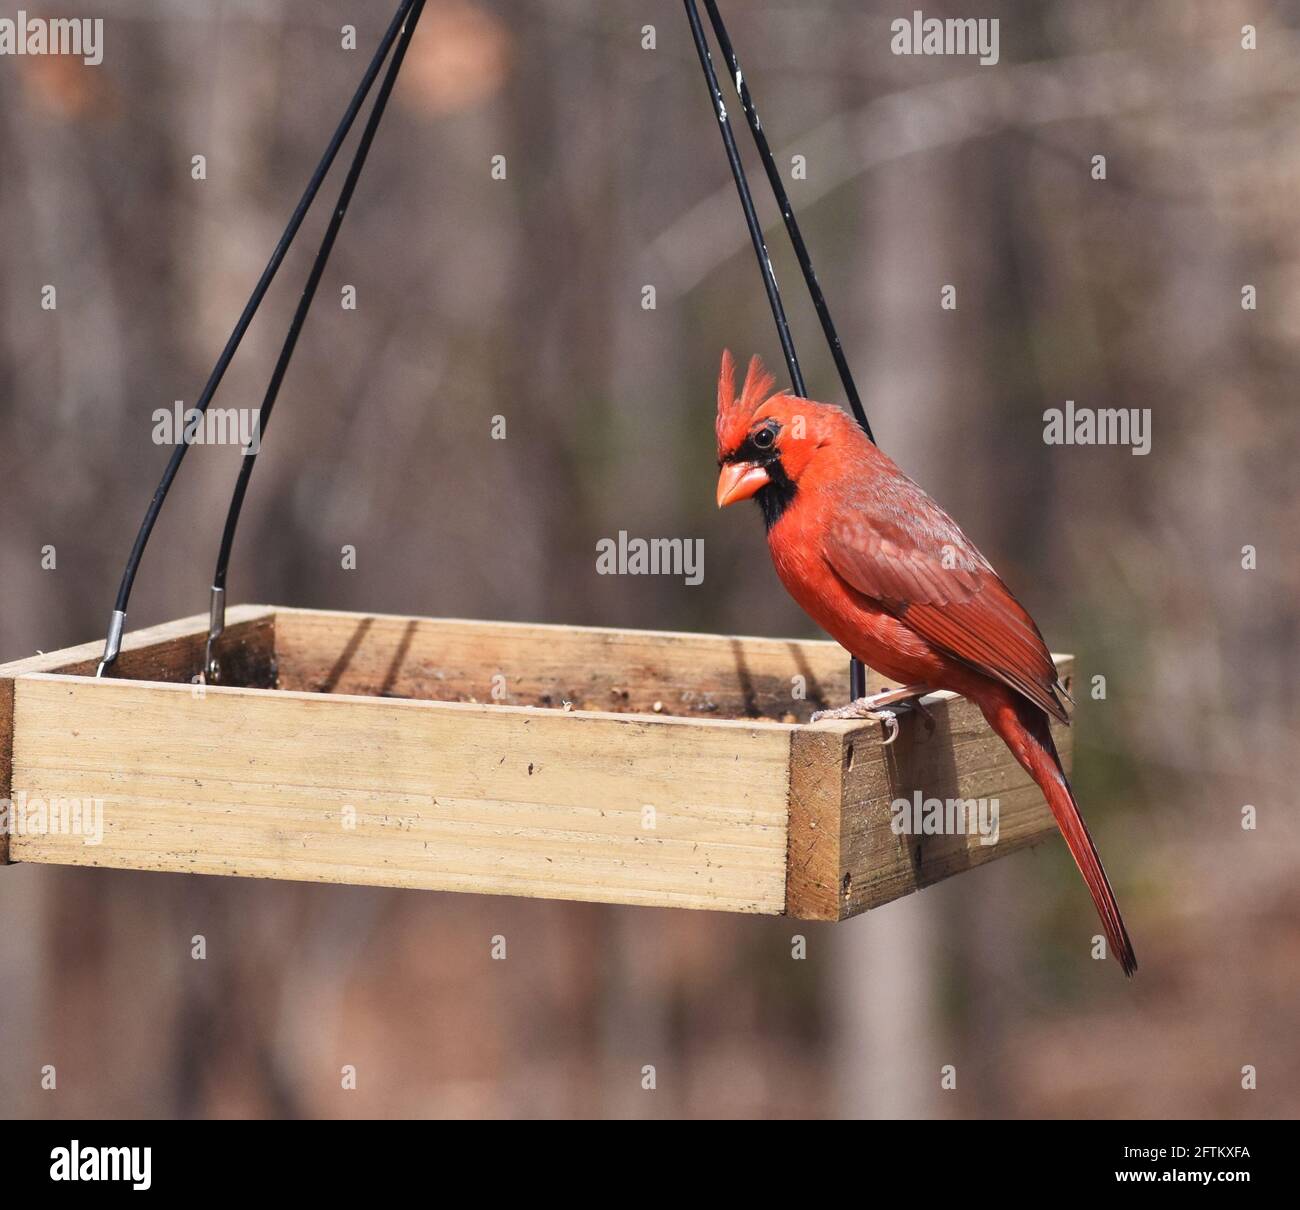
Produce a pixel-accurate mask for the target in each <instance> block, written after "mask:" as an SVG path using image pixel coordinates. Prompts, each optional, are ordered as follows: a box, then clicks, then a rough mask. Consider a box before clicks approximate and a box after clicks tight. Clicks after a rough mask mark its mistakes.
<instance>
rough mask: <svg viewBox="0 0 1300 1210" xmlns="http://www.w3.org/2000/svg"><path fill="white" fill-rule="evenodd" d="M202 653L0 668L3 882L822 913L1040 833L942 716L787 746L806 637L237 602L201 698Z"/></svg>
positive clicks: (971, 729) (802, 715)
mask: <svg viewBox="0 0 1300 1210" xmlns="http://www.w3.org/2000/svg"><path fill="white" fill-rule="evenodd" d="M207 631H208V618H207V617H206V616H201V617H194V618H189V619H186V620H185V621H180V622H172V623H168V624H166V625H162V626H156V627H152V628H150V629H147V630H140V631H136V632H133V633H129V634H127V635H126V636H125V638H124V640H123V644H122V650H121V654H120V656H119V658H118V662H117V665H116V667H115V669H114V673H115V675H114V676H113V677H111V678H99V679H96V678H95V676H94V675H93V674H94V670H95V665H96V662H97V660H98V658H99V655H100V644H97V643H96V644H87V645H85V646H83V647H74V648H70V649H68V650H65V651H56V652H52V653H49V654H46V655H39V656H36V657H34V658H31V659H27V660H21V661H19V662H17V663H12V664H6V665H3V666H0V799H4V800H10V801H11V802H12V803H13V804H14V806H15V808H17V807H19V806H20V805H22V806H23V807H24V809H25V814H26V819H27V823H28V825H29V828H30V825H31V824H32V821H33V820H34V819H35V820H38V821H39V819H40V807H41V805H42V804H44V805H45V806H46V807H47V808H49V810H48V816H47V826H46V829H45V830H44V831H40V830H23V829H22V828H16V830H15V831H14V834H13V835H12V836H11V837H10V838H9V852H8V859H9V860H10V861H26V862H39V863H46V864H54V865H78V866H103V867H111V868H119V869H136V870H169V871H180V872H184V873H200V874H235V875H242V876H246V877H259V878H283V879H293V880H302V881H312V882H336V883H354V884H363V885H373V886H394V887H419V888H424V889H427V890H443V891H475V892H481V893H488V894H504V895H523V896H532V897H537V898H550V899H574V900H586V901H595V902H602V903H627V904H641V905H657V906H663V907H683V908H713V909H717V910H724V911H736V912H757V913H761V914H766V915H780V914H782V913H784V914H786V915H788V916H792V917H796V918H799V919H808V920H842V919H845V918H846V917H849V916H853V915H856V914H858V913H859V912H862V911H864V910H866V909H868V908H871V907H875V906H877V905H878V904H882V903H886V902H888V901H889V900H891V899H896V898H898V897H899V896H900V895H904V894H907V893H908V892H909V891H914V890H917V889H919V888H920V887H922V886H926V885H928V884H930V883H933V882H936V881H938V880H939V879H941V878H946V877H948V876H950V875H952V874H956V873H958V872H960V871H961V870H964V869H967V868H968V867H970V866H974V865H979V864H982V863H983V862H985V861H989V860H991V859H993V858H995V857H999V856H1002V855H1004V854H1007V853H1010V852H1014V851H1015V850H1017V849H1021V848H1024V847H1025V846H1027V845H1030V844H1033V843H1035V842H1037V841H1039V840H1042V839H1043V838H1044V837H1046V836H1048V835H1050V834H1053V833H1054V832H1055V825H1054V824H1053V822H1052V818H1051V815H1050V813H1049V812H1048V810H1047V807H1046V806H1045V805H1044V803H1043V800H1042V796H1041V794H1040V792H1039V790H1038V788H1037V787H1036V786H1035V785H1034V784H1033V783H1032V781H1030V779H1029V777H1028V776H1027V775H1026V774H1025V773H1024V771H1023V770H1022V769H1021V768H1020V766H1019V765H1018V764H1016V762H1015V760H1014V759H1013V758H1012V757H1011V755H1010V753H1009V752H1008V751H1007V749H1006V747H1005V746H1004V745H1003V744H1002V742H1001V741H1000V740H999V739H998V738H997V737H996V736H995V735H994V734H993V733H992V732H991V731H990V730H989V728H988V727H987V726H986V724H985V723H984V720H983V718H982V717H981V716H980V714H979V711H978V710H977V709H976V708H975V707H974V706H973V705H972V704H971V703H969V702H967V701H966V700H965V699H963V698H958V697H955V696H954V695H952V694H944V693H941V694H935V695H933V697H931V698H929V699H927V702H926V704H927V705H928V706H929V707H930V711H931V714H932V716H933V721H934V726H933V728H932V729H931V728H930V727H929V726H928V725H927V723H926V720H925V719H923V718H921V717H920V716H917V715H904V716H903V718H902V728H901V733H900V735H899V737H898V739H897V740H896V741H895V742H894V743H893V744H891V745H889V746H884V745H883V742H882V741H883V737H884V733H885V729H884V728H883V727H882V726H881V725H880V724H879V723H875V722H834V721H824V722H820V723H816V724H811V725H810V724H808V723H807V721H806V720H807V717H808V715H809V714H810V713H811V712H812V711H813V710H814V709H816V708H817V707H818V706H819V705H823V704H827V703H832V704H833V703H836V702H839V701H842V700H844V698H845V697H846V696H847V693H848V684H847V681H848V670H847V668H846V666H845V662H844V653H843V651H842V649H841V648H840V647H839V646H838V645H836V644H834V643H830V642H809V641H803V640H777V639H762V638H731V637H721V636H714V635H700V634H673V633H662V632H657V631H640V630H606V629H592V628H582V627H563V626H534V625H525V624H518V623H503V622H475V621H459V620H452V619H439V618H414V617H393V616H373V615H364V614H353V613H331V612H322V611H317V610H304V609H280V608H275V607H267V606H257V605H244V606H239V607H235V608H232V609H231V610H230V611H229V613H228V616H227V628H226V634H225V637H224V639H223V651H224V656H223V664H222V675H223V683H222V684H220V685H207V686H205V685H203V684H201V683H200V682H199V674H200V670H201V669H202V667H203V659H204V642H205V639H206V637H207ZM1056 663H1057V668H1058V669H1059V671H1060V673H1061V677H1062V679H1063V681H1065V682H1066V683H1067V684H1068V683H1069V679H1070V674H1071V670H1072V666H1071V660H1070V658H1069V657H1068V656H1057V657H1056ZM796 677H799V678H803V679H802V682H797V681H796V680H795V679H794V678H796ZM799 684H802V685H804V686H806V697H805V698H804V699H803V700H800V699H799V698H798V697H797V695H796V694H795V692H794V690H795V687H796V686H797V685H799ZM869 684H870V687H871V688H872V689H876V688H879V687H880V681H879V678H877V677H875V676H874V675H871V676H870V678H869ZM1056 742H1057V744H1058V745H1059V746H1060V748H1061V752H1062V756H1063V758H1064V759H1066V760H1067V761H1068V759H1069V751H1070V737H1069V730H1068V729H1067V728H1058V729H1057V730H1056ZM917 791H921V792H923V794H924V795H925V796H926V797H937V798H939V799H947V798H954V799H957V798H960V799H972V798H973V799H979V798H987V799H992V798H996V799H997V800H998V802H999V807H1000V837H999V839H998V842H997V843H996V844H992V845H987V844H983V843H981V838H980V837H979V836H978V835H951V834H950V835H933V836H924V835H923V836H917V835H897V834H895V832H894V831H893V829H892V827H891V819H892V818H893V812H892V811H891V803H893V802H894V801H895V800H897V799H900V798H901V799H911V798H912V797H913V796H914V794H915V793H916V792H917ZM74 800H75V801H77V802H79V803H81V804H87V803H94V802H95V801H96V800H98V801H99V802H100V803H101V804H102V820H103V828H102V840H101V841H100V842H99V843H87V840H88V839H93V837H90V836H88V835H87V834H86V832H85V831H84V830H83V831H82V832H80V833H77V832H64V831H60V830H58V828H57V826H55V820H56V817H57V816H58V805H59V804H60V803H62V804H65V805H66V804H67V803H70V802H72V801H74ZM18 822H19V819H18V814H17V811H16V810H15V824H17V823H18Z"/></svg>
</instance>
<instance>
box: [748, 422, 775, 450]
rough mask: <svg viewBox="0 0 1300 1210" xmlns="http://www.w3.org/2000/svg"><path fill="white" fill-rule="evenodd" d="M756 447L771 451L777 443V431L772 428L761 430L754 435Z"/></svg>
mask: <svg viewBox="0 0 1300 1210" xmlns="http://www.w3.org/2000/svg"><path fill="white" fill-rule="evenodd" d="M753 441H754V446H755V448H757V449H760V450H770V449H771V448H772V446H773V444H774V443H775V441H776V430H775V429H772V428H766V427H764V428H761V429H759V430H758V432H756V433H755V434H754V437H753Z"/></svg>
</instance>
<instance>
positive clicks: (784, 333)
mask: <svg viewBox="0 0 1300 1210" xmlns="http://www.w3.org/2000/svg"><path fill="white" fill-rule="evenodd" d="M683 4H684V6H685V8H686V19H687V21H688V23H689V24H690V27H691V37H692V38H693V39H694V41H695V50H696V53H697V54H698V55H699V59H700V68H701V70H702V71H703V72H704V79H705V82H706V83H707V85H708V88H709V96H710V97H711V98H712V101H713V108H714V111H715V113H716V114H717V117H718V129H719V131H720V132H721V134H722V144H723V146H724V147H725V148H726V152H727V162H728V164H730V165H731V175H732V177H733V179H734V180H735V182H736V192H737V193H738V194H739V195H740V208H741V210H743V211H744V214H745V225H746V226H747V227H748V228H749V237H750V239H751V241H752V242H753V244H754V254H755V256H757V258H758V268H759V271H760V273H761V274H762V276H763V286H764V289H765V290H766V291H767V301H768V305H769V306H770V307H771V308H772V318H773V320H775V322H776V332H777V336H778V337H779V338H780V341H781V351H782V353H784V354H785V362H786V365H787V367H788V368H789V370H790V381H791V385H792V386H793V387H794V391H795V394H796V395H798V396H800V397H801V398H807V388H806V387H805V386H804V381H803V374H802V372H801V371H800V369H799V359H798V356H797V355H796V353H795V350H794V340H793V338H792V337H791V335H790V324H789V321H788V320H787V319H786V314H785V306H784V305H783V304H782V302H781V291H780V289H779V288H778V286H777V284H776V275H775V274H774V273H773V272H772V260H771V257H770V256H769V255H768V252H767V243H766V241H765V240H764V239H763V229H762V227H761V226H760V224H759V221H758V215H757V213H756V211H755V209H754V199H753V195H752V194H751V193H750V191H749V181H748V179H747V178H746V176H745V168H744V165H743V164H742V163H741V160H740V152H739V151H738V150H737V148H736V137H735V135H734V134H733V133H732V130H731V123H730V121H729V120H728V117H727V106H726V103H725V102H724V100H723V97H722V89H721V88H720V87H719V86H718V76H717V73H716V72H715V71H714V69H713V56H712V55H711V54H710V52H709V44H708V42H707V41H706V39H705V36H704V26H703V24H702V23H701V21H700V13H699V9H698V8H697V7H696V5H695V0H683ZM704 4H705V8H706V9H707V10H708V13H709V21H710V23H711V24H712V26H713V31H714V34H715V35H716V36H717V39H718V44H719V46H721V48H722V53H723V56H724V57H725V58H726V60H727V64H728V66H729V67H730V69H731V76H732V82H733V84H734V85H735V88H736V93H737V96H739V98H740V103H741V108H742V109H743V111H744V113H745V117H746V119H747V120H748V122H749V129H750V133H751V134H752V135H753V136H754V143H755V146H757V148H758V153H759V156H760V158H761V159H762V161H763V167H764V169H765V170H766V172H767V179H768V183H769V184H770V185H771V187H772V192H773V194H774V195H775V196H776V200H777V204H778V206H779V207H780V209H781V216H782V218H784V219H785V227H786V230H787V231H788V232H789V234H790V242H791V243H792V244H793V245H794V251H795V256H796V257H797V258H798V261H799V267H800V269H802V270H803V278H804V283H805V284H806V285H807V287H808V293H809V294H810V295H811V296H812V300H813V306H814V307H815V308H816V310H817V315H818V318H819V319H820V320H821V323H822V331H823V332H824V333H825V334H826V340H827V343H828V344H829V345H830V347H831V356H832V357H833V358H834V359H835V366H836V368H837V369H838V370H839V372H840V380H841V381H842V382H843V384H844V390H845V392H846V394H847V395H848V398H849V404H850V406H851V407H852V408H853V414H854V416H855V417H856V418H857V421H858V423H859V424H860V425H861V426H862V429H863V431H864V432H865V433H866V434H867V437H868V438H870V439H871V440H872V441H874V440H875V438H874V437H873V436H872V433H871V426H870V425H869V424H868V423H867V415H866V412H865V410H864V409H863V407H862V401H861V399H860V398H859V397H858V392H857V388H856V386H855V385H854V383H853V376H852V374H851V373H850V372H849V367H848V362H847V361H846V360H845V358H844V351H843V349H842V348H841V346H840V338H839V335H838V334H837V333H836V331H835V325H834V323H833V322H832V321H831V315H830V310H829V308H828V307H827V305H826V298H825V296H824V295H823V294H822V290H821V286H820V285H819V284H818V281H817V274H816V273H815V272H814V270H813V265H812V258H811V257H810V256H809V254H808V247H807V245H806V244H805V243H804V240H803V236H802V234H801V233H800V231H799V224H798V223H797V222H796V221H795V217H794V209H793V207H792V206H791V204H790V198H789V195H788V194H787V193H786V191H785V186H784V184H783V183H782V181H781V176H780V173H779V172H778V170H777V167H776V161H775V160H774V159H773V158H772V149H771V147H770V146H769V145H768V142H767V136H766V135H765V134H764V133H763V127H762V122H761V121H760V120H759V117H758V112H757V110H756V109H755V108H754V104H753V100H752V98H751V96H750V93H749V86H748V85H747V84H746V83H745V78H744V74H743V72H742V71H741V69H740V62H739V60H738V59H737V58H736V52H735V50H734V49H733V47H732V45H731V39H730V38H729V37H728V36H727V29H726V26H725V25H723V23H722V16H721V14H720V13H719V12H718V6H717V4H716V3H715V2H714V0H704ZM866 692H867V674H866V669H865V668H864V667H863V665H862V663H861V661H859V660H857V659H852V658H851V659H850V661H849V693H850V696H851V697H852V698H854V699H857V698H860V697H865V696H866Z"/></svg>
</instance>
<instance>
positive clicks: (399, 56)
mask: <svg viewBox="0 0 1300 1210" xmlns="http://www.w3.org/2000/svg"><path fill="white" fill-rule="evenodd" d="M424 4H425V0H415V3H414V4H413V5H412V7H411V9H410V15H409V16H408V17H407V20H406V24H405V26H404V27H403V29H402V36H401V37H400V38H399V39H398V42H397V49H396V50H394V51H393V57H392V60H391V61H390V63H389V64H388V70H387V71H386V72H385V73H384V79H383V82H382V83H381V84H380V85H379V91H378V92H377V93H376V94H375V102H374V105H373V106H372V107H371V110H370V116H369V117H368V118H367V119H366V124H365V127H364V128H363V129H362V132H361V137H360V139H359V140H358V142H357V147H356V150H355V151H354V152H353V155H352V163H351V165H350V167H349V168H348V174H347V177H346V179H345V180H344V182H343V188H342V189H341V190H339V198H338V201H337V202H336V203H335V205H334V211H333V213H332V214H331V215H330V221H329V226H328V227H327V228H326V229H325V234H324V236H323V237H322V239H321V243H320V248H319V249H318V251H317V253H316V259H315V260H314V261H313V262H312V266H311V273H310V274H309V275H308V277H307V284H306V285H305V286H304V287H303V291H302V297H301V298H300V299H299V300H298V306H297V309H296V310H295V311H294V314H293V322H292V323H290V325H289V331H288V334H287V335H286V336H285V338H284V344H283V345H282V346H281V348H280V355H279V357H278V358H277V359H276V363H275V369H274V371H273V372H272V374H271V381H270V383H269V384H268V385H267V388H266V395H265V397H264V398H263V399H262V406H261V408H260V409H259V411H258V436H259V440H260V439H263V438H265V436H266V427H267V425H268V424H269V423H270V420H271V412H272V411H273V410H274V408H275V401H276V399H277V398H278V397H279V394H280V387H281V385H282V384H283V382H284V376H285V374H286V373H287V371H288V369H289V363H290V361H291V360H292V359H293V354H294V350H295V348H296V347H297V345H298V337H299V336H300V335H301V333H302V328H303V324H304V323H305V322H306V320H307V314H308V312H309V311H310V310H311V305H312V302H313V301H314V300H315V297H316V290H317V288H318V287H319V286H320V280H321V277H322V275H323V274H324V272H325V266H326V264H327V263H328V262H329V258H330V253H331V252H333V250H334V241H335V240H336V239H337V238H338V233H339V228H340V227H342V225H343V219H344V216H345V215H346V214H347V212H348V207H349V206H350V205H351V203H352V195H353V193H354V192H355V191H356V187H357V181H359V180H360V179H361V172H362V169H364V168H365V166H366V157H367V156H368V155H369V154H370V146H371V144H372V143H373V142H374V139H375V132H376V131H377V130H378V129H379V123H380V122H381V121H382V120H383V117H384V109H385V108H386V107H387V105H388V98H389V97H390V96H391V95H392V92H393V86H394V85H395V84H396V83H397V76H398V73H399V72H401V70H402V61H403V60H404V59H405V58H406V50H407V47H409V46H410V44H411V38H412V36H413V35H414V34H415V27H416V26H417V25H418V24H419V22H420V14H421V13H422V12H423V11H424ZM257 454H258V451H255V450H253V451H248V452H246V453H245V454H244V457H243V459H242V462H241V464H240V467H239V477H238V479H236V481H235V490H234V492H233V494H232V495H231V497H230V507H229V509H228V510H227V512H226V526H225V530H224V531H223V533H222V535H221V549H220V550H219V551H218V553H217V565H216V570H215V571H214V573H213V576H212V607H211V615H210V619H209V626H208V644H207V652H206V656H205V659H204V670H205V674H206V675H207V676H209V677H215V676H216V675H217V672H218V665H217V662H216V657H215V651H214V647H215V644H216V641H217V639H219V638H220V637H221V632H222V630H223V629H224V627H225V591H226V577H227V573H228V571H229V568H230V554H231V550H232V548H233V547H234V544H235V531H236V530H237V529H238V527H239V516H240V512H241V511H242V509H243V507H244V497H245V496H246V495H247V493H248V482H249V480H250V479H251V478H252V477H253V467H254V466H255V465H256V463H257Z"/></svg>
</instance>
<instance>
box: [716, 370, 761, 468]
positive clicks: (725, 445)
mask: <svg viewBox="0 0 1300 1210" xmlns="http://www.w3.org/2000/svg"><path fill="white" fill-rule="evenodd" d="M775 385H776V379H775V378H773V377H772V375H771V374H769V373H768V372H767V371H766V370H765V369H764V368H763V363H762V362H761V361H760V360H759V359H758V358H757V357H751V358H750V359H749V369H748V370H747V371H746V372H745V385H744V386H743V387H741V389H740V398H737V397H736V362H735V360H734V359H733V358H732V356H731V350H730V349H724V350H723V351H722V369H721V371H720V372H719V374H718V419H717V425H716V431H717V435H718V457H719V458H724V457H726V455H727V454H730V453H732V452H733V451H735V450H736V449H738V448H739V447H740V445H741V444H742V443H743V442H744V440H745V437H746V436H747V435H748V433H749V421H750V418H751V417H752V416H753V415H754V413H755V412H756V411H758V409H759V407H761V406H762V404H763V403H764V402H766V400H767V399H768V397H769V396H770V395H771V393H772V388H773V387H774V386H775Z"/></svg>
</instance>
